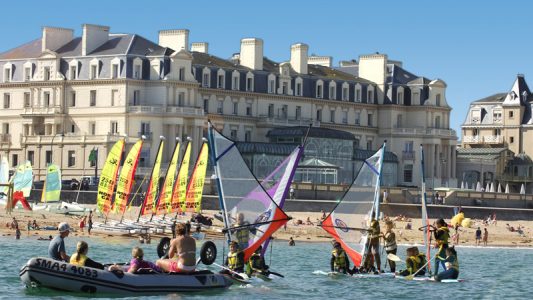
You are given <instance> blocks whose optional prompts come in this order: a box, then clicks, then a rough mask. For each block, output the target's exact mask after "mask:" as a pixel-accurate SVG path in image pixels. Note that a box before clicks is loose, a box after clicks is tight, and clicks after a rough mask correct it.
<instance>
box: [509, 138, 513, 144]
mask: <svg viewBox="0 0 533 300" xmlns="http://www.w3.org/2000/svg"><path fill="white" fill-rule="evenodd" d="M509 143H511V144H512V143H514V136H512V137H510V138H509Z"/></svg>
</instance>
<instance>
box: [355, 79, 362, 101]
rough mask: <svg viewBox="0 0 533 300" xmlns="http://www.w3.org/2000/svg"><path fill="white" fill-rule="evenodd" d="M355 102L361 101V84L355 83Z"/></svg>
mask: <svg viewBox="0 0 533 300" xmlns="http://www.w3.org/2000/svg"><path fill="white" fill-rule="evenodd" d="M355 102H361V85H360V84H359V83H358V84H356V85H355Z"/></svg>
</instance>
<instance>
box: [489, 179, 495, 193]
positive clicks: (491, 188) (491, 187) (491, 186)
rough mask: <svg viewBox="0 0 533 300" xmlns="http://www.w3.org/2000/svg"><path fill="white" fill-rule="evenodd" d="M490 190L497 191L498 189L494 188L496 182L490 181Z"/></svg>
mask: <svg viewBox="0 0 533 300" xmlns="http://www.w3.org/2000/svg"><path fill="white" fill-rule="evenodd" d="M490 192H491V193H495V192H496V190H495V189H494V182H491V183H490Z"/></svg>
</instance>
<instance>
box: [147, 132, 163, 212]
mask: <svg viewBox="0 0 533 300" xmlns="http://www.w3.org/2000/svg"><path fill="white" fill-rule="evenodd" d="M164 145H165V141H163V140H161V142H160V143H159V150H158V151H157V156H156V158H155V162H154V168H153V169H152V177H151V178H150V182H149V183H148V190H147V191H146V197H145V199H144V208H143V210H144V212H145V213H147V212H154V213H155V212H156V210H155V209H156V207H157V204H158V203H157V193H158V192H159V177H160V171H161V160H162V159H163V147H164Z"/></svg>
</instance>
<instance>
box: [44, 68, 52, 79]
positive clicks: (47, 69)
mask: <svg viewBox="0 0 533 300" xmlns="http://www.w3.org/2000/svg"><path fill="white" fill-rule="evenodd" d="M50 77H51V72H50V67H44V69H43V80H44V81H48V80H50Z"/></svg>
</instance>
